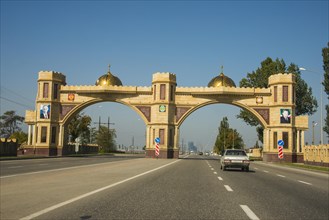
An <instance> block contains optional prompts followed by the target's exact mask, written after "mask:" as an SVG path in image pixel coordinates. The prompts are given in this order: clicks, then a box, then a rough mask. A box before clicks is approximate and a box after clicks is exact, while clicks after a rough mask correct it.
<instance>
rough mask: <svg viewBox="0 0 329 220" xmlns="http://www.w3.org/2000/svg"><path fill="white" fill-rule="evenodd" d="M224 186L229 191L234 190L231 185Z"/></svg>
mask: <svg viewBox="0 0 329 220" xmlns="http://www.w3.org/2000/svg"><path fill="white" fill-rule="evenodd" d="M224 187H225V188H226V190H227V191H229V192H232V191H233V189H232V188H231V187H230V186H229V185H224Z"/></svg>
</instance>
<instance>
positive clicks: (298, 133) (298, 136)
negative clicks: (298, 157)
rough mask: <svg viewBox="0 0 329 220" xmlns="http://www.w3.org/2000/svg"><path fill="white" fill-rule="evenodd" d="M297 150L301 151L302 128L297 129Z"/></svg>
mask: <svg viewBox="0 0 329 220" xmlns="http://www.w3.org/2000/svg"><path fill="white" fill-rule="evenodd" d="M296 145H297V146H296V152H297V153H300V152H301V151H300V130H297V143H296Z"/></svg>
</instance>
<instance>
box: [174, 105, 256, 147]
mask: <svg viewBox="0 0 329 220" xmlns="http://www.w3.org/2000/svg"><path fill="white" fill-rule="evenodd" d="M241 109H242V108H241V107H240V106H238V105H233V104H228V103H210V104H207V105H203V106H199V107H196V108H195V109H193V110H192V111H191V112H189V113H188V114H187V115H185V116H184V118H183V119H182V121H180V124H179V131H180V140H179V141H180V142H179V146H180V149H181V151H182V150H183V151H184V150H185V152H187V151H188V150H190V149H189V148H191V147H196V148H194V149H197V150H198V151H201V152H212V150H213V146H214V144H215V141H216V137H217V135H218V128H219V126H220V122H221V121H222V119H223V118H224V117H227V118H228V123H229V125H230V128H232V129H235V130H236V131H237V132H238V133H239V134H240V135H241V136H242V139H243V142H244V144H245V146H244V147H245V148H246V149H247V148H252V147H254V146H255V144H256V142H258V136H257V132H256V127H252V126H250V125H247V124H246V123H245V122H244V121H243V120H242V119H238V118H237V117H236V116H237V115H238V114H239V113H240V110H241ZM258 117H259V116H258ZM261 124H262V123H261ZM258 144H259V145H261V143H260V142H258Z"/></svg>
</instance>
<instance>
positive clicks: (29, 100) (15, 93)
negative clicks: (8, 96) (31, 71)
mask: <svg viewBox="0 0 329 220" xmlns="http://www.w3.org/2000/svg"><path fill="white" fill-rule="evenodd" d="M1 89H4V90H7V91H8V92H10V93H12V94H14V95H16V96H18V97H20V98H22V99H23V100H25V101H28V102H34V100H31V99H29V98H26V97H24V96H22V95H21V94H19V93H17V92H15V91H13V90H11V89H8V88H6V87H4V86H1Z"/></svg>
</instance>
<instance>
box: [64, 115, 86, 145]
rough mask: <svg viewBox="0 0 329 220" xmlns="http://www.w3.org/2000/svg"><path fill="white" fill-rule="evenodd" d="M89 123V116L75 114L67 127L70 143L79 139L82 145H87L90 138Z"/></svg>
mask: <svg viewBox="0 0 329 220" xmlns="http://www.w3.org/2000/svg"><path fill="white" fill-rule="evenodd" d="M90 123H91V117H90V116H88V115H84V113H81V114H76V115H75V116H74V117H73V118H72V120H71V121H70V123H69V125H68V129H69V135H70V136H71V141H74V140H75V139H76V138H77V137H80V138H81V142H82V144H86V143H88V140H89V137H90Z"/></svg>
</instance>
